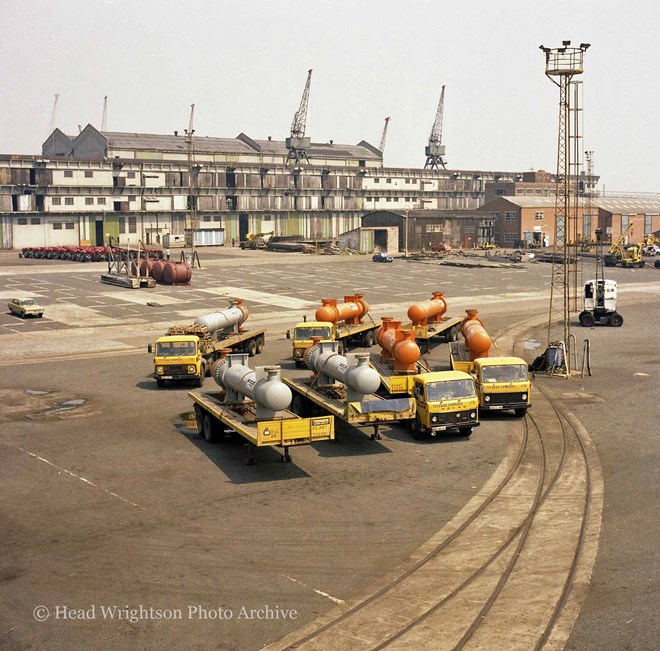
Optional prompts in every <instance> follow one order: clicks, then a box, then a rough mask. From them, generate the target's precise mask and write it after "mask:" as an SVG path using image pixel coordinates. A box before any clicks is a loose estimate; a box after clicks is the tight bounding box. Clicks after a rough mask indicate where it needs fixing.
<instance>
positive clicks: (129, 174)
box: [126, 172, 135, 179]
mask: <svg viewBox="0 0 660 651" xmlns="http://www.w3.org/2000/svg"><path fill="white" fill-rule="evenodd" d="M126 178H127V179H134V178H135V172H126Z"/></svg>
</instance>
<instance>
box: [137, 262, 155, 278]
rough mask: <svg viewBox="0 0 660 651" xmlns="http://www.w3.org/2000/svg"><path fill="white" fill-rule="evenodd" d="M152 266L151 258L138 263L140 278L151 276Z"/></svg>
mask: <svg viewBox="0 0 660 651" xmlns="http://www.w3.org/2000/svg"><path fill="white" fill-rule="evenodd" d="M153 266H154V261H153V260H152V259H151V258H144V259H143V260H142V262H140V276H142V277H144V276H151V268H152V267H153Z"/></svg>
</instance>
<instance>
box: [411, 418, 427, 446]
mask: <svg viewBox="0 0 660 651" xmlns="http://www.w3.org/2000/svg"><path fill="white" fill-rule="evenodd" d="M410 430H411V432H412V437H413V438H414V439H415V440H416V441H423V440H424V439H425V438H427V437H428V433H427V432H426V431H425V430H424V428H423V427H422V422H421V421H420V420H419V416H415V418H414V420H411V421H410Z"/></svg>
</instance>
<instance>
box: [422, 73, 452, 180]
mask: <svg viewBox="0 0 660 651" xmlns="http://www.w3.org/2000/svg"><path fill="white" fill-rule="evenodd" d="M444 110H445V87H444V86H443V87H442V92H441V93H440V101H439V102H438V110H437V111H436V114H435V121H434V122H433V128H432V129H431V135H430V136H429V144H428V145H426V149H425V151H424V153H425V154H426V163H424V169H427V168H431V169H432V170H439V169H440V167H442V169H443V170H444V169H447V165H446V164H445V161H444V158H443V157H444V155H445V146H444V145H443V144H442V117H443V113H444Z"/></svg>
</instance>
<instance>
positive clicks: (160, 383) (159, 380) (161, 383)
mask: <svg viewBox="0 0 660 651" xmlns="http://www.w3.org/2000/svg"><path fill="white" fill-rule="evenodd" d="M156 384H157V385H158V388H162V387H164V386H165V380H163V378H162V377H157V378H156Z"/></svg>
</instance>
